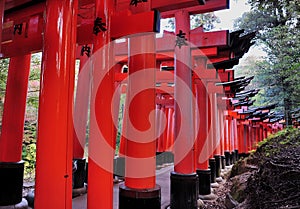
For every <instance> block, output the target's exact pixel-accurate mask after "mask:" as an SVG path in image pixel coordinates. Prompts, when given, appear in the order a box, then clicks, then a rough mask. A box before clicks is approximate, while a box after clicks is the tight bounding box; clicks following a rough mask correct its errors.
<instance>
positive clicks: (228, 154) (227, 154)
mask: <svg viewBox="0 0 300 209" xmlns="http://www.w3.org/2000/svg"><path fill="white" fill-rule="evenodd" d="M224 155H225V165H226V166H230V165H231V164H230V152H229V151H225V152H224Z"/></svg>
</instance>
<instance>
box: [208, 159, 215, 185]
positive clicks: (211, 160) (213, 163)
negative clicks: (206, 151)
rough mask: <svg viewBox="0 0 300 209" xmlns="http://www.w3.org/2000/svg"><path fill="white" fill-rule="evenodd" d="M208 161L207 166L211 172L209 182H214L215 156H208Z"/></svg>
mask: <svg viewBox="0 0 300 209" xmlns="http://www.w3.org/2000/svg"><path fill="white" fill-rule="evenodd" d="M208 162H209V168H210V172H211V175H210V182H211V183H216V178H217V175H216V159H215V158H210V159H209V160H208Z"/></svg>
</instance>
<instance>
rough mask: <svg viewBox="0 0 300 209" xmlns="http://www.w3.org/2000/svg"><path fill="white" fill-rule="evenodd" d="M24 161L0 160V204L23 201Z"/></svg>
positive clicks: (12, 203)
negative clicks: (10, 161)
mask: <svg viewBox="0 0 300 209" xmlns="http://www.w3.org/2000/svg"><path fill="white" fill-rule="evenodd" d="M23 175H24V162H23V161H20V162H17V163H7V162H0V206H6V205H16V204H18V203H20V202H21V201H22V191H23Z"/></svg>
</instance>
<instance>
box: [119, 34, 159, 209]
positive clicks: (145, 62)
mask: <svg viewBox="0 0 300 209" xmlns="http://www.w3.org/2000/svg"><path fill="white" fill-rule="evenodd" d="M128 47H129V49H128V50H129V53H128V54H129V58H128V62H129V68H128V71H129V80H128V87H127V89H128V91H127V101H126V102H127V110H128V117H127V130H126V135H127V137H126V146H125V155H126V156H125V165H126V167H125V184H124V185H121V186H120V193H119V209H127V208H132V209H137V208H150V207H151V208H153V209H159V208H160V207H161V205H160V186H158V185H156V179H155V175H156V174H155V170H156V161H155V155H156V140H155V139H156V136H155V125H154V124H155V109H156V108H155V105H156V104H155V101H156V96H155V89H154V88H155V72H156V69H155V68H156V55H155V35H154V34H148V35H143V36H134V37H130V38H129V41H128ZM129 124H131V125H129ZM138 132H140V133H138Z"/></svg>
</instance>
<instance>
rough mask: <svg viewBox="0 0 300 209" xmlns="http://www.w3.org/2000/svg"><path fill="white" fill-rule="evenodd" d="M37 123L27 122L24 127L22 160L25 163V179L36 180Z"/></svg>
mask: <svg viewBox="0 0 300 209" xmlns="http://www.w3.org/2000/svg"><path fill="white" fill-rule="evenodd" d="M36 125H37V123H36V122H29V121H26V122H25V125H24V137H23V147H22V159H23V161H24V166H25V169H24V178H25V179H31V180H32V179H34V176H35V161H36Z"/></svg>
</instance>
